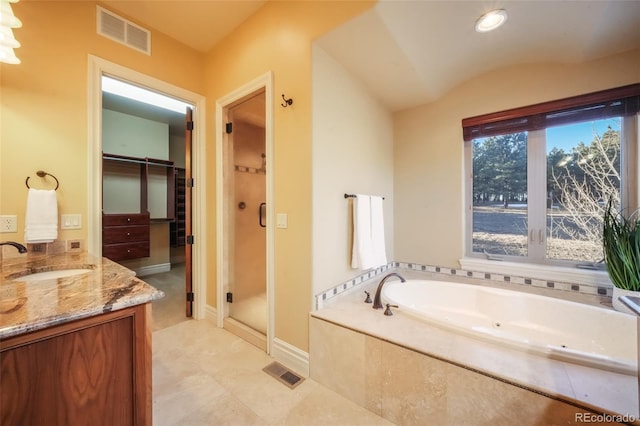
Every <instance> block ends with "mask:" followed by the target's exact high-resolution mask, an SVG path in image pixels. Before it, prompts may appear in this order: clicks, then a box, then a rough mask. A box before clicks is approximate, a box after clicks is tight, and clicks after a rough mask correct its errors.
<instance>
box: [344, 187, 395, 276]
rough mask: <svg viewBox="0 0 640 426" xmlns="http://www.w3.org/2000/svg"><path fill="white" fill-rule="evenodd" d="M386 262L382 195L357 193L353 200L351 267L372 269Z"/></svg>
mask: <svg viewBox="0 0 640 426" xmlns="http://www.w3.org/2000/svg"><path fill="white" fill-rule="evenodd" d="M386 263H387V256H386V250H385V243H384V221H383V216H382V197H371V196H368V195H360V194H357V195H356V198H354V200H353V249H352V252H351V267H352V268H354V269H370V268H375V267H378V266H381V265H384V264H386Z"/></svg>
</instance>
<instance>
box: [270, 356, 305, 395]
mask: <svg viewBox="0 0 640 426" xmlns="http://www.w3.org/2000/svg"><path fill="white" fill-rule="evenodd" d="M262 371H264V372H265V373H267V374H268V375H270V376H271V377H273V378H274V379H276V380H277V381H279V382H280V383H282V384H284V385H286V386H288V387H289V388H291V389H293V388H295V387H296V386H298V385H299V384H300V383H302V382H303V381H304V379H303V378H302V377H300V376H298V375H297V374H295V373H294V372H292V371H291V370H289V369H288V368H287V367H285V366H284V365H282V364H280V363H278V362H272V363H271V364H269V365H267V366H266V367H265V368H263V369H262Z"/></svg>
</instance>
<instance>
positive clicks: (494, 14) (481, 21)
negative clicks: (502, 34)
mask: <svg viewBox="0 0 640 426" xmlns="http://www.w3.org/2000/svg"><path fill="white" fill-rule="evenodd" d="M506 20H507V11H506V10H504V9H496V10H492V11H491V12H487V13H485V14H484V15H482V16H481V17H479V18H478V20H477V21H476V31H477V32H479V33H486V32H487V31H491V30H495V29H496V28H498V27H499V26H500V25H502V24H504V23H505V22H506Z"/></svg>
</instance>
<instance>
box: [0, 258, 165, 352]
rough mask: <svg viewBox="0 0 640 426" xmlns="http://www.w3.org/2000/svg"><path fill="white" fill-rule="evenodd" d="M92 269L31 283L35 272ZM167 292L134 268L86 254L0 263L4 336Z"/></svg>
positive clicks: (0, 317)
mask: <svg viewBox="0 0 640 426" xmlns="http://www.w3.org/2000/svg"><path fill="white" fill-rule="evenodd" d="M64 269H90V270H89V272H88V273H86V274H80V275H75V276H69V277H63V278H57V279H49V280H40V281H27V280H21V279H20V278H21V277H24V276H26V275H28V274H31V273H37V272H45V271H55V270H64ZM163 296H164V293H162V292H161V291H159V290H156V289H155V288H153V287H152V286H150V285H149V284H147V283H145V282H144V281H141V280H140V279H138V278H136V277H135V274H134V273H133V271H131V270H129V269H127V268H125V267H123V266H121V265H119V264H117V263H115V262H113V261H111V260H109V259H106V258H101V257H96V256H92V255H90V254H88V253H86V252H81V253H61V254H53V255H46V254H44V255H29V256H20V257H15V258H11V259H4V260H3V261H2V262H1V263H0V339H2V338H6V337H9V336H15V335H19V334H24V333H28V332H30V331H34V330H39V329H43V328H47V327H50V326H52V325H57V324H62V323H65V322H69V321H73V320H76V319H81V318H87V317H91V316H94V315H99V314H102V313H105V312H109V311H115V310H119V309H123V308H126V307H129V306H135V305H139V304H143V303H147V302H151V301H153V300H157V299H160V298H162V297H163Z"/></svg>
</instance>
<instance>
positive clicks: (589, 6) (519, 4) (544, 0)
mask: <svg viewBox="0 0 640 426" xmlns="http://www.w3.org/2000/svg"><path fill="white" fill-rule="evenodd" d="M102 3H103V4H104V5H105V6H106V7H107V8H109V9H111V10H113V11H115V12H121V13H123V14H125V15H126V16H129V17H131V18H134V19H135V20H137V21H138V22H140V23H144V24H146V25H148V26H149V27H152V28H155V29H156V30H159V31H161V32H163V33H166V34H167V35H169V36H171V37H173V38H175V39H177V40H179V41H181V42H182V43H184V44H186V45H189V46H191V47H193V48H194V49H197V50H200V51H202V52H206V51H208V50H210V49H211V48H212V47H213V46H215V44H216V43H218V42H220V40H221V39H222V38H223V37H224V36H225V35H227V34H228V33H229V32H231V31H233V29H234V28H236V27H237V26H239V25H241V24H242V22H243V21H244V20H245V19H247V18H248V17H249V16H250V15H251V14H253V13H255V12H256V11H257V10H258V9H259V8H260V7H262V6H263V5H264V3H265V1H237V0H235V1H224V0H200V1H157V0H155V1H153V0H141V1H119V0H105V1H103V2H102ZM489 4H490V5H491V8H503V9H506V11H507V13H508V20H507V23H506V24H505V25H504V26H503V27H501V28H499V29H497V30H495V31H493V32H489V33H483V34H481V33H477V32H475V30H474V24H475V21H476V19H477V18H478V17H479V16H480V15H481V14H483V13H484V12H486V11H488V10H489V9H490V8H489V6H488V5H489ZM318 43H319V45H320V46H321V47H322V48H323V49H324V50H325V51H326V52H327V53H329V54H330V55H332V56H333V57H334V58H335V59H336V60H338V62H340V63H341V64H342V65H343V66H344V67H345V68H346V69H348V70H349V71H350V72H351V73H352V74H353V75H354V76H356V77H357V78H358V79H359V80H361V81H362V82H363V83H364V84H365V85H366V86H367V87H368V88H369V90H370V91H371V93H372V94H373V95H374V96H376V97H377V98H378V99H379V100H380V101H381V102H383V103H384V104H385V105H386V106H387V107H388V108H389V109H390V110H394V111H395V110H401V109H404V108H408V107H411V106H415V105H419V104H423V103H426V102H430V101H432V100H434V99H437V98H438V97H439V96H442V95H443V94H444V93H446V92H447V91H448V90H450V89H451V88H453V87H455V86H456V85H458V84H460V83H462V82H464V81H466V80H468V79H470V78H472V77H474V76H476V75H479V74H482V73H484V72H487V71H490V70H492V69H496V68H500V67H504V66H509V65H514V64H526V63H535V62H560V63H571V62H582V61H585V60H590V59H594V58H598V57H602V56H607V55H610V54H613V53H617V52H622V51H625V50H629V49H633V48H638V47H640V1H638V0H589V1H582V0H581V1H565V0H522V1H512V0H494V1H492V2H485V1H463V0H461V1H452V0H382V1H379V2H378V3H377V4H376V5H375V6H374V7H373V8H372V9H370V10H369V11H367V12H365V13H363V14H362V15H360V16H358V17H356V18H354V19H352V20H351V21H349V22H346V23H344V24H343V25H341V26H340V27H338V28H336V29H334V30H333V31H331V32H329V33H328V34H325V35H324V36H322V37H321V38H320V39H319V40H318Z"/></svg>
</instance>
